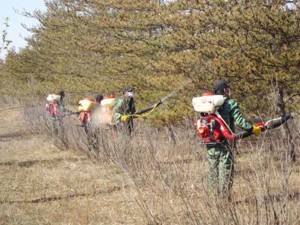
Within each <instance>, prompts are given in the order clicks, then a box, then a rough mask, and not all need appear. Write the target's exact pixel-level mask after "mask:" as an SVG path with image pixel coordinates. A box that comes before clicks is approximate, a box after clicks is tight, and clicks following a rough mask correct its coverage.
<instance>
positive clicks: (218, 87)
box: [213, 80, 230, 93]
mask: <svg viewBox="0 0 300 225" xmlns="http://www.w3.org/2000/svg"><path fill="white" fill-rule="evenodd" d="M225 88H230V86H229V85H228V84H227V83H226V82H225V81H223V80H217V81H216V82H215V84H214V87H213V91H214V93H217V92H222V91H223V90H224V89H225Z"/></svg>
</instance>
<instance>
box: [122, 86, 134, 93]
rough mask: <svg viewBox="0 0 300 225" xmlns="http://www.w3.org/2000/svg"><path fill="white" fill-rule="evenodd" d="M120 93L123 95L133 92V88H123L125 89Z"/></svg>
mask: <svg viewBox="0 0 300 225" xmlns="http://www.w3.org/2000/svg"><path fill="white" fill-rule="evenodd" d="M122 92H123V93H125V92H133V88H132V87H130V86H125V87H123V89H122Z"/></svg>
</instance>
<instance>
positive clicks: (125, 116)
mask: <svg viewBox="0 0 300 225" xmlns="http://www.w3.org/2000/svg"><path fill="white" fill-rule="evenodd" d="M130 117H131V116H130V115H122V116H121V118H120V119H121V121H122V122H127V121H128V120H130Z"/></svg>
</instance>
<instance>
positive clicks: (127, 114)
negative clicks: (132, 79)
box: [113, 86, 135, 134]
mask: <svg viewBox="0 0 300 225" xmlns="http://www.w3.org/2000/svg"><path fill="white" fill-rule="evenodd" d="M122 93H123V95H122V96H121V97H120V98H118V99H116V100H115V102H114V107H113V120H114V123H115V124H116V126H117V127H118V128H119V129H121V130H122V131H124V132H127V133H128V134H131V132H132V130H133V114H134V113H135V105H134V99H133V94H134V92H133V89H132V88H131V87H130V86H126V87H124V88H123V89H122Z"/></svg>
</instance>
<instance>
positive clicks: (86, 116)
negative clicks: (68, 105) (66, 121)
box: [78, 97, 96, 126]
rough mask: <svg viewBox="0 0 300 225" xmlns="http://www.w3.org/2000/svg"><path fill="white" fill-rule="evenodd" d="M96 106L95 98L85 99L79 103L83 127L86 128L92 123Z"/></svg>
mask: <svg viewBox="0 0 300 225" xmlns="http://www.w3.org/2000/svg"><path fill="white" fill-rule="evenodd" d="M95 105H96V100H95V99H94V98H89V97H87V98H84V99H82V100H80V101H79V106H78V111H79V120H80V122H81V126H86V125H87V124H88V123H89V122H90V121H91V111H92V110H93V108H94V107H95Z"/></svg>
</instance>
